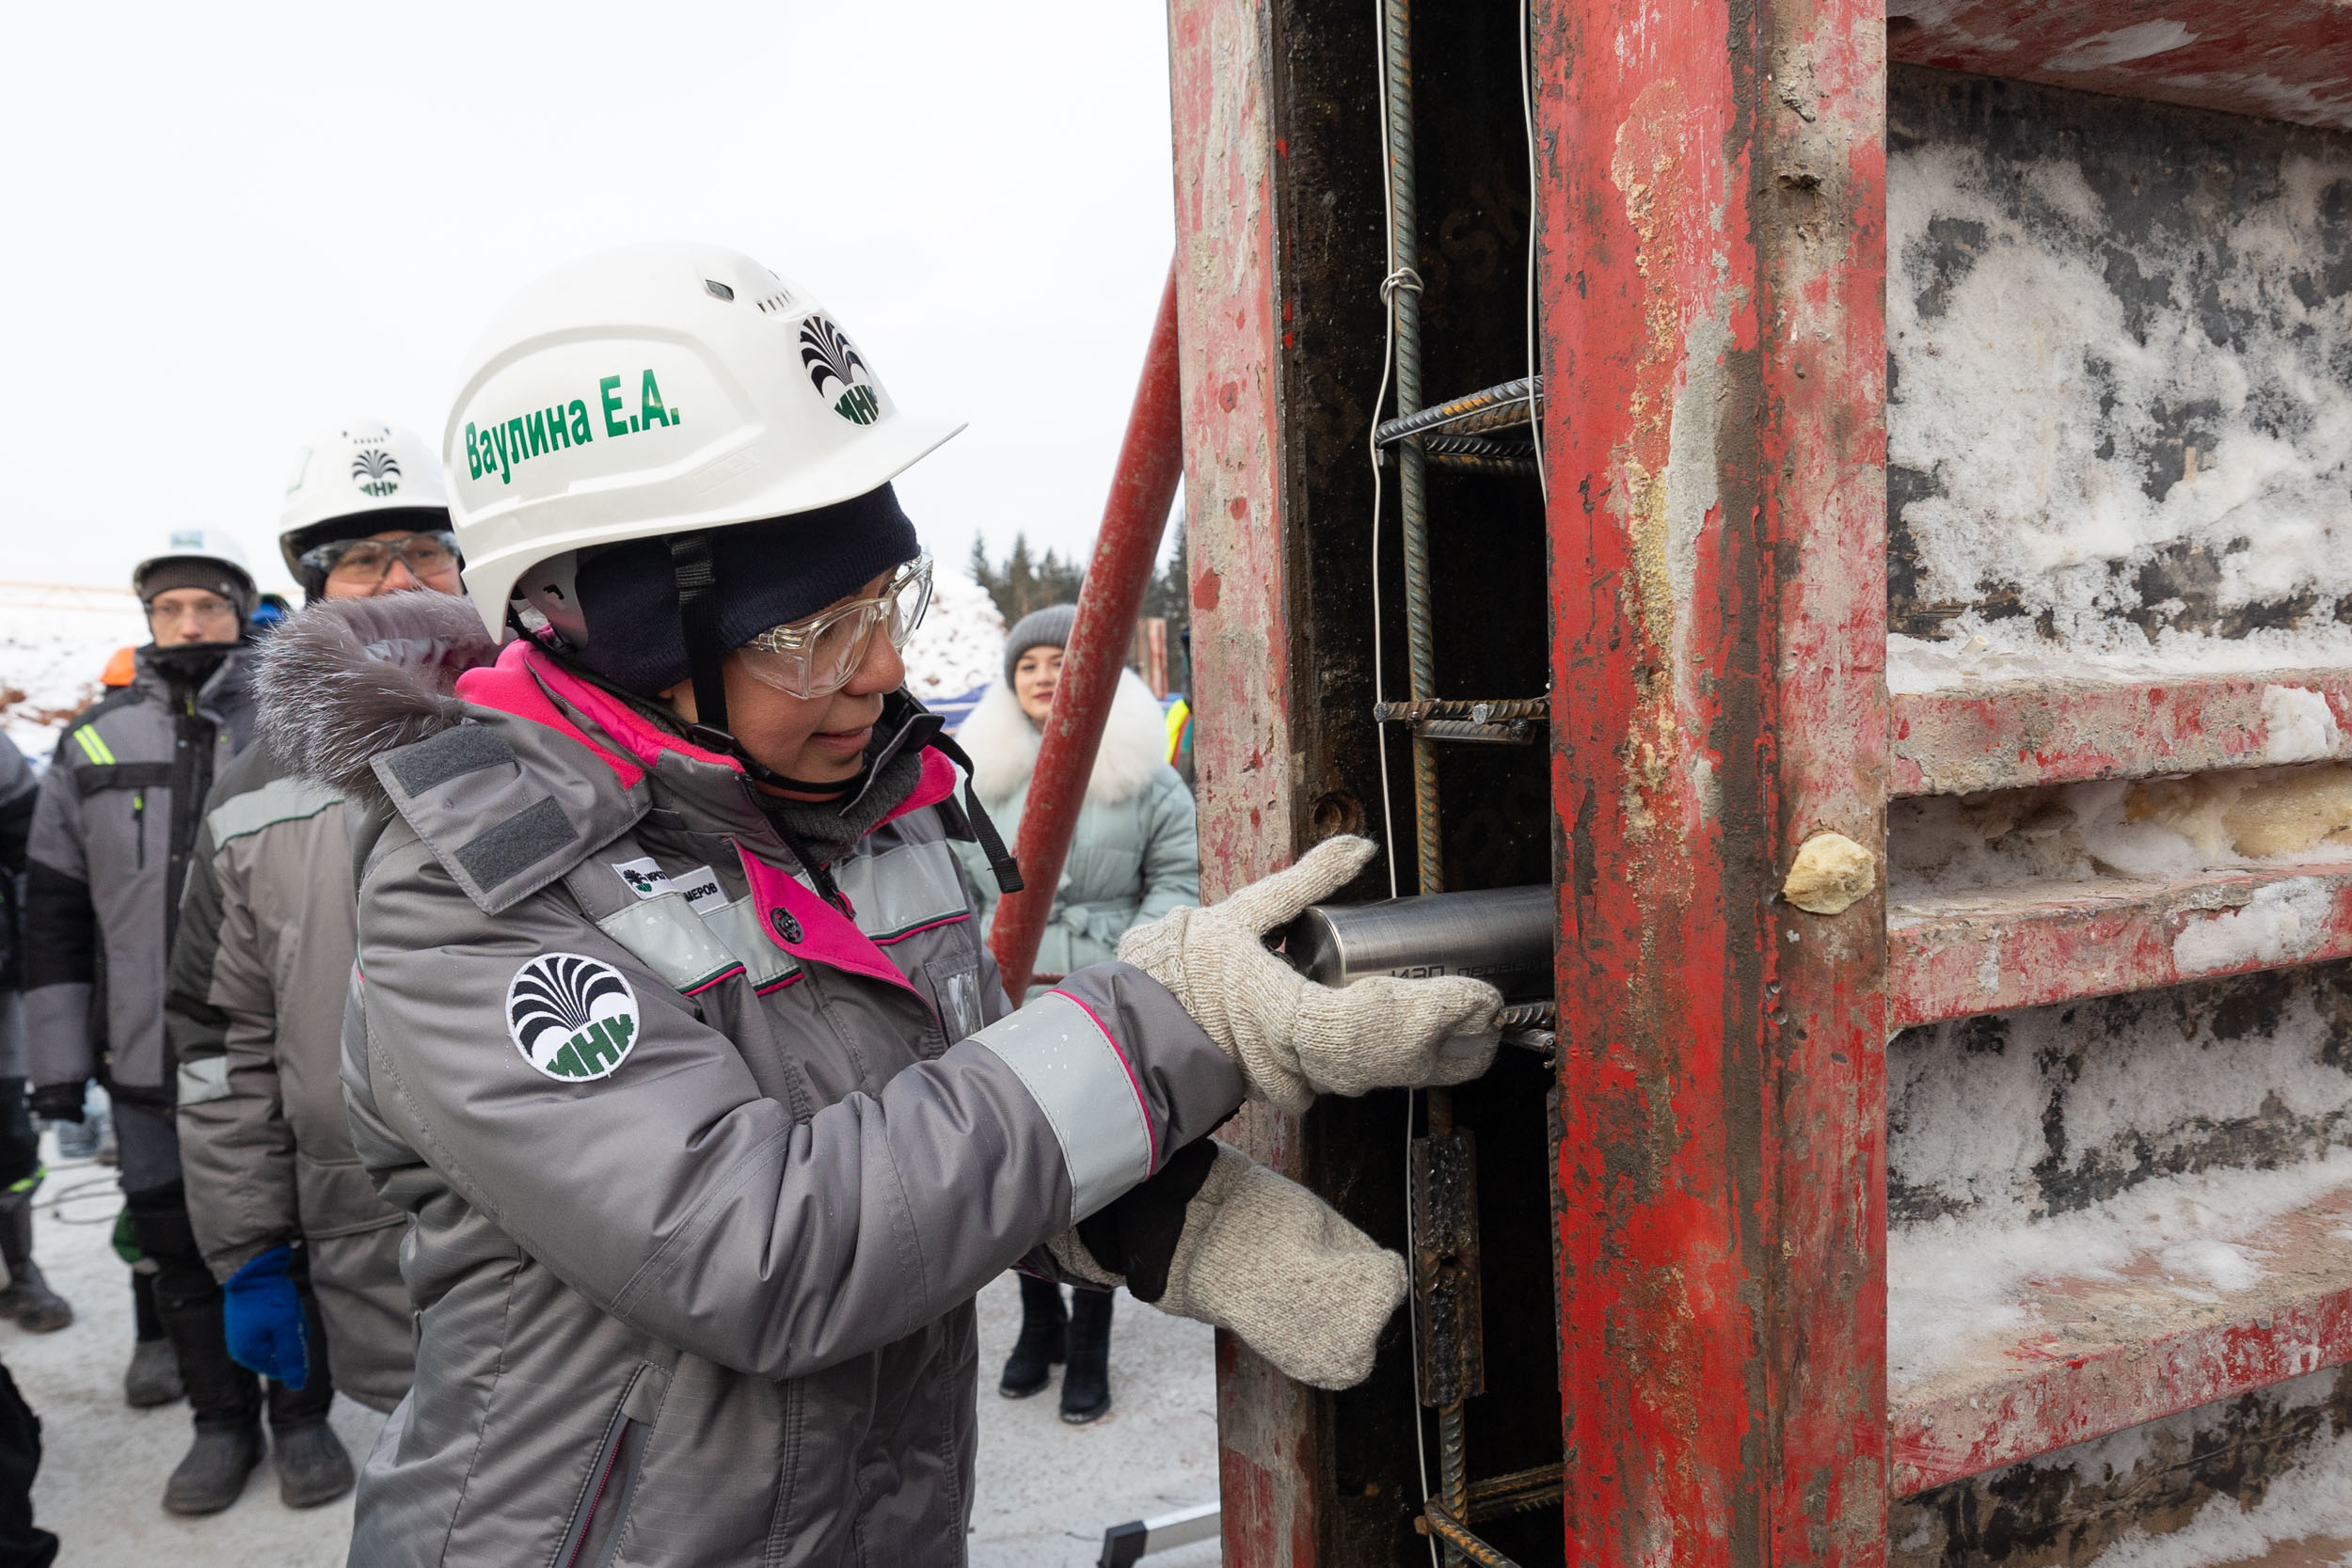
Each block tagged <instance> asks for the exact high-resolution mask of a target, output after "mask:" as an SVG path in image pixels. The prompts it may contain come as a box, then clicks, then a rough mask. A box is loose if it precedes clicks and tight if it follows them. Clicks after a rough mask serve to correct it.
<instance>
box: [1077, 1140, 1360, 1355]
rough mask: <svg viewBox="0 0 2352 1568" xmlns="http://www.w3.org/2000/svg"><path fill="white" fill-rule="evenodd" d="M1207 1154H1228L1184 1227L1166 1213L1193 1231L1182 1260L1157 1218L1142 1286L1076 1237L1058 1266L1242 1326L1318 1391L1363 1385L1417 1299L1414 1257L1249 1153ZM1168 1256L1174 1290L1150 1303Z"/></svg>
mask: <svg viewBox="0 0 2352 1568" xmlns="http://www.w3.org/2000/svg"><path fill="white" fill-rule="evenodd" d="M1202 1146H1203V1147H1204V1148H1207V1149H1209V1150H1212V1151H1213V1152H1214V1153H1215V1156H1216V1163H1215V1164H1213V1165H1211V1166H1210V1168H1209V1171H1208V1176H1207V1179H1206V1180H1203V1181H1202V1182H1201V1184H1200V1190H1199V1191H1198V1192H1197V1193H1196V1194H1195V1195H1194V1196H1193V1197H1192V1198H1191V1200H1190V1201H1189V1202H1187V1203H1186V1204H1185V1205H1184V1211H1183V1215H1182V1219H1181V1221H1180V1222H1179V1221H1176V1220H1175V1219H1174V1217H1173V1216H1163V1224H1162V1227H1163V1229H1164V1228H1166V1227H1172V1226H1173V1225H1174V1224H1177V1223H1181V1226H1182V1234H1181V1235H1179V1236H1178V1237H1177V1238H1176V1240H1175V1244H1174V1248H1173V1251H1172V1252H1168V1249H1167V1248H1166V1244H1165V1240H1164V1239H1163V1240H1161V1241H1160V1242H1159V1243H1156V1244H1155V1243H1153V1241H1152V1239H1151V1232H1152V1228H1153V1227H1152V1223H1151V1221H1150V1219H1149V1217H1147V1218H1146V1219H1145V1220H1144V1221H1143V1223H1141V1224H1140V1225H1136V1226H1132V1227H1131V1231H1132V1232H1135V1233H1136V1234H1135V1237H1134V1241H1135V1244H1136V1245H1138V1247H1139V1248H1142V1249H1147V1250H1151V1251H1153V1252H1155V1253H1159V1254H1160V1255H1161V1257H1154V1258H1152V1259H1149V1260H1148V1261H1147V1260H1145V1259H1142V1258H1140V1257H1138V1258H1137V1259H1136V1260H1135V1261H1134V1262H1132V1263H1129V1264H1128V1265H1127V1266H1130V1267H1133V1268H1135V1269H1136V1271H1137V1273H1136V1278H1134V1279H1130V1278H1128V1277H1127V1276H1126V1275H1121V1274H1117V1273H1113V1272H1112V1271H1111V1270H1110V1269H1107V1268H1105V1267H1104V1265H1103V1262H1102V1261H1101V1259H1097V1258H1096V1257H1095V1255H1094V1253H1093V1252H1092V1251H1091V1250H1090V1249H1089V1247H1088V1245H1087V1243H1085V1242H1083V1241H1081V1240H1080V1239H1079V1234H1078V1232H1077V1231H1076V1230H1065V1231H1063V1232H1062V1233H1061V1234H1060V1235H1059V1236H1057V1237H1055V1238H1054V1240H1053V1241H1051V1242H1049V1243H1046V1245H1047V1250H1049V1251H1050V1252H1052V1254H1053V1255H1054V1260H1055V1261H1056V1262H1057V1263H1059V1264H1060V1265H1061V1266H1062V1268H1063V1269H1064V1270H1065V1271H1066V1272H1067V1273H1069V1274H1070V1275H1072V1276H1073V1277H1074V1278H1079V1279H1089V1280H1092V1281H1093V1282H1094V1283H1096V1284H1098V1285H1104V1286H1117V1285H1125V1286H1127V1287H1128V1288H1129V1289H1130V1290H1132V1291H1136V1295H1137V1299H1139V1300H1145V1301H1149V1302H1150V1304H1151V1305H1152V1306H1154V1307H1158V1308H1159V1309H1160V1310H1161V1311H1163V1312H1168V1313H1172V1314H1173V1315H1175V1316H1177V1317H1180V1318H1190V1319H1192V1320H1193V1321H1194V1322H1196V1323H1208V1324H1211V1325H1212V1326H1214V1327H1216V1328H1225V1329H1231V1330H1232V1332H1233V1333H1234V1334H1236V1335H1238V1336H1240V1338H1241V1341H1242V1343H1244V1344H1246V1345H1248V1347H1249V1348H1250V1349H1251V1350H1253V1351H1256V1352H1257V1353H1258V1354H1260V1355H1263V1356H1264V1357H1265V1358H1266V1359H1267V1360H1268V1361H1271V1362H1273V1363H1274V1365H1275V1367H1276V1368H1277V1369H1278V1370H1280V1371H1281V1372H1282V1374H1283V1375H1284V1376H1286V1377H1292V1378H1295V1379H1297V1380H1298V1381H1299V1382H1301V1383H1307V1384H1312V1385H1313V1386H1315V1387H1317V1388H1353V1387H1354V1386H1356V1385H1358V1384H1359V1383H1361V1382H1363V1380H1364V1379H1365V1378H1367V1377H1369V1376H1371V1375H1372V1362H1373V1352H1374V1349H1375V1346H1376V1344H1377V1342H1378V1340H1379V1338H1380V1331H1381V1330H1382V1329H1383V1328H1385V1327H1387V1326H1388V1323H1389V1319H1390V1318H1391V1316H1392V1315H1394V1313H1395V1311H1396V1307H1397V1303H1399V1302H1401V1301H1403V1300H1404V1299H1405V1291H1406V1271H1405V1259H1402V1258H1400V1257H1398V1256H1397V1255H1396V1254H1395V1253H1393V1252H1389V1251H1387V1250H1385V1249H1383V1248H1382V1247H1381V1246H1380V1245H1379V1244H1378V1243H1375V1241H1373V1239H1372V1238H1371V1237H1369V1236H1367V1235H1365V1234H1364V1233H1363V1232H1362V1231H1360V1230H1359V1229H1357V1228H1356V1227H1354V1226H1352V1225H1350V1224H1348V1223H1347V1221H1345V1220H1343V1219H1342V1218H1341V1217H1340V1215H1339V1212H1337V1211H1336V1210H1334V1209H1333V1208H1332V1207H1331V1206H1330V1205H1329V1204H1327V1203H1326V1202H1324V1201H1323V1199H1321V1198H1319V1197H1317V1196H1315V1195H1314V1194H1312V1193H1311V1192H1309V1191H1308V1190H1307V1189H1306V1188H1304V1187H1302V1186H1300V1185H1299V1184H1298V1183H1297V1182H1295V1181H1293V1180H1289V1179H1288V1178H1286V1177H1283V1176H1279V1175H1277V1174H1276V1173H1275V1172H1273V1171H1270V1170H1268V1169H1266V1167H1265V1166H1263V1165H1261V1164H1256V1163H1255V1162H1254V1161H1252V1160H1251V1159H1250V1158H1249V1156H1248V1155H1247V1154H1244V1153H1243V1152H1242V1151H1241V1150H1239V1149H1237V1148H1232V1147H1230V1146H1228V1145H1226V1144H1221V1143H1217V1142H1216V1141H1215V1140H1214V1139H1204V1140H1202ZM1089 1228H1091V1227H1089ZM1094 1234H1096V1235H1097V1236H1100V1235H1101V1234H1102V1233H1101V1232H1099V1231H1095V1232H1094ZM1112 1244H1113V1248H1114V1250H1115V1249H1116V1246H1117V1243H1116V1242H1114V1243H1112ZM1162 1257H1164V1258H1165V1279H1166V1283H1165V1286H1164V1287H1162V1288H1161V1289H1159V1290H1158V1291H1157V1293H1156V1295H1152V1296H1147V1295H1145V1294H1144V1291H1147V1290H1151V1289H1152V1285H1146V1284H1144V1283H1143V1279H1142V1275H1143V1273H1144V1272H1145V1271H1146V1270H1148V1271H1149V1272H1150V1273H1151V1274H1152V1275H1153V1276H1154V1277H1153V1285H1156V1284H1158V1276H1159V1275H1160V1274H1161V1258H1162ZM1121 1260H1122V1262H1123V1261H1125V1259H1121Z"/></svg>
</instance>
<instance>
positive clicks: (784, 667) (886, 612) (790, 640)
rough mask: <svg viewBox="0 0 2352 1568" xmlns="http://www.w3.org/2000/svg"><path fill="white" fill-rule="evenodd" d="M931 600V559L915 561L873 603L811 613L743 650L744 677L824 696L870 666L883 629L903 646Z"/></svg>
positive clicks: (785, 689) (763, 635) (805, 694)
mask: <svg viewBox="0 0 2352 1568" xmlns="http://www.w3.org/2000/svg"><path fill="white" fill-rule="evenodd" d="M930 602H931V558H930V556H928V555H921V556H917V557H915V558H914V560H913V561H910V562H907V563H906V565H905V566H903V567H901V568H900V569H899V571H898V576H897V577H895V578H892V579H891V580H890V584H889V586H888V587H886V588H884V589H883V590H882V592H881V593H880V594H876V595H875V596H874V597H872V598H870V599H852V600H850V602H849V603H848V604H845V605H835V606H834V608H833V609H831V610H824V611H821V612H820V613H818V614H816V615H811V616H810V617H808V618H807V619H806V620H804V621H794V622H791V623H789V624H788V625H786V626H771V627H770V628H769V629H768V630H766V631H763V632H761V633H760V634H759V635H758V636H757V637H755V638H753V639H752V640H751V641H748V642H746V643H744V644H743V645H742V647H741V648H739V649H738V650H737V651H738V652H739V653H740V654H741V655H742V657H743V669H744V673H747V674H749V675H750V676H751V677H752V678H753V679H754V680H756V681H758V682H760V683H761V684H762V685H765V686H772V687H774V688H775V689H777V690H779V691H783V692H788V693H789V694H791V695H792V696H795V697H803V698H806V697H824V696H830V695H831V694H832V693H834V692H835V691H838V690H840V689H842V688H843V687H845V686H847V685H849V684H850V676H851V675H854V674H856V673H857V672H858V667H859V666H860V665H862V664H864V663H865V662H866V649H867V647H868V645H869V644H870V643H871V642H872V641H873V637H874V628H875V627H876V626H880V627H882V630H883V632H884V634H885V635H887V636H888V637H889V639H890V645H891V646H892V647H893V648H903V647H905V646H906V645H907V639H908V638H910V637H912V636H914V628H915V627H916V626H920V625H922V623H923V611H924V610H926V609H928V608H930Z"/></svg>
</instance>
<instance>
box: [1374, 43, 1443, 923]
mask: <svg viewBox="0 0 2352 1568" xmlns="http://www.w3.org/2000/svg"><path fill="white" fill-rule="evenodd" d="M1384 5H1385V10H1384V13H1383V29H1382V39H1383V43H1384V45H1385V49H1384V55H1385V60H1384V63H1385V67H1386V83H1385V90H1384V91H1383V92H1382V93H1381V95H1380V103H1381V112H1382V114H1383V116H1384V118H1385V119H1386V120H1387V126H1386V129H1387V131H1388V140H1389V277H1388V281H1387V283H1386V285H1385V292H1386V293H1387V294H1388V296H1389V309H1390V311H1391V318H1390V319H1391V322H1392V323H1393V324H1394V329H1395V353H1396V417H1397V418H1398V419H1403V418H1405V417H1406V415H1408V414H1417V413H1419V412H1420V411H1421V277H1420V274H1419V273H1418V272H1417V271H1416V270H1415V268H1414V262H1415V261H1418V260H1419V258H1420V255H1421V246H1420V239H1419V230H1418V229H1417V228H1416V222H1417V219H1416V216H1415V211H1414V188H1413V40H1412V6H1411V4H1410V0H1384ZM1396 467H1397V474H1398V481H1397V500H1398V504H1399V507H1400V510H1401V511H1402V512H1403V514H1404V520H1405V646H1406V661H1407V666H1408V670H1409V673H1410V678H1411V689H1412V698H1413V701H1415V702H1426V701H1428V700H1429V699H1430V698H1432V697H1435V696H1436V695H1437V694H1438V691H1437V686H1438V677H1437V661H1436V656H1435V653H1434V651H1433V641H1432V637H1431V632H1430V625H1429V513H1428V496H1427V491H1426V484H1427V479H1428V464H1427V461H1426V458H1425V456H1424V454H1423V452H1422V444H1421V442H1420V440H1419V439H1417V438H1414V437H1409V436H1408V437H1407V438H1406V439H1405V440H1404V441H1402V442H1400V443H1398V446H1397V454H1396ZM1438 842H1439V841H1438V751H1437V748H1436V747H1435V746H1434V745H1432V744H1431V743H1430V742H1429V741H1428V740H1427V739H1425V738H1423V737H1422V736H1415V737H1414V739H1413V847H1414V852H1415V860H1416V862H1417V869H1418V871H1419V874H1420V879H1421V888H1420V891H1422V893H1442V892H1443V891H1444V890H1445V865H1444V862H1443V858H1442V856H1441V854H1440V852H1439V848H1438Z"/></svg>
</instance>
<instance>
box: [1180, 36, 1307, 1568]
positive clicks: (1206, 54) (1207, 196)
mask: <svg viewBox="0 0 2352 1568" xmlns="http://www.w3.org/2000/svg"><path fill="white" fill-rule="evenodd" d="M1266 31H1267V19H1266V16H1265V13H1264V8H1263V5H1261V4H1259V3H1257V0H1171V4H1170V5H1169V7H1168V70H1169V87H1170V103H1171V106H1172V109H1173V118H1174V130H1175V165H1176V295H1177V323H1178V337H1179V342H1180V349H1179V354H1180V367H1179V368H1180V375H1181V381H1182V388H1183V406H1184V498H1185V501H1184V503H1185V508H1186V514H1187V522H1188V525H1189V532H1188V535H1187V538H1188V542H1189V546H1190V550H1191V557H1192V603H1193V644H1192V645H1193V685H1194V691H1193V698H1192V704H1193V713H1194V716H1195V717H1194V720H1193V755H1194V759H1195V762H1196V765H1197V768H1198V780H1199V782H1198V785H1197V789H1196V797H1197V800H1198V803H1199V808H1200V871H1201V878H1200V879H1201V892H1202V894H1203V895H1204V896H1206V897H1209V898H1217V897H1221V896H1223V895H1225V894H1227V893H1230V892H1231V891H1232V890H1233V889H1234V888H1236V887H1239V886H1241V885H1242V884H1243V883H1246V882H1248V881H1250V880H1252V879H1255V878H1257V877H1260V876H1263V875H1264V874H1265V873H1267V872H1270V871H1273V870H1277V869H1279V867H1281V866H1283V865H1286V864H1288V863H1290V860H1291V858H1292V855H1293V854H1294V852H1295V849H1296V847H1297V841H1298V838H1299V834H1300V828H1301V823H1300V820H1299V817H1298V814H1297V812H1296V810H1295V798H1296V795H1297V789H1296V786H1295V780H1294V776H1293V767H1292V761H1291V752H1290V745H1289V740H1288V736H1289V735H1290V733H1291V727H1292V726H1291V721H1290V706H1291V702H1292V685H1291V672H1290V668H1289V664H1288V662H1287V661H1286V660H1285V659H1284V658H1283V657H1281V651H1282V650H1283V649H1285V648H1287V647H1288V646H1289V645H1290V639H1289V637H1288V636H1287V633H1286V626H1285V617H1284V611H1283V605H1284V603H1285V598H1284V588H1285V583H1284V572H1283V562H1282V531H1283V527H1284V522H1285V519H1284V516H1283V512H1282V507H1281V498H1280V492H1279V474H1280V472H1281V464H1280V461H1279V457H1280V440H1281V421H1280V418H1279V405H1278V387H1277V374H1278V355H1279V333H1280V325H1279V322H1278V320H1277V319H1276V308H1275V295H1276V281H1275V269H1274V211H1273V160H1274V156H1275V152H1274V148H1273V146H1272V141H1273V137H1272V134H1271V128H1270V127H1269V125H1268V123H1267V120H1266V113H1267V73H1268V62H1267V61H1266V59H1265V58H1264V55H1263V51H1264V48H1265V42H1264V40H1265V38H1266ZM1229 1135H1232V1136H1235V1138H1236V1141H1237V1142H1238V1143H1239V1144H1240V1145H1241V1146H1242V1147H1244V1148H1248V1151H1249V1152H1250V1153H1251V1154H1252V1155H1253V1156H1254V1157H1256V1158H1257V1159H1259V1160H1261V1161H1263V1162H1264V1163H1265V1164H1271V1165H1273V1166H1275V1167H1276V1168H1277V1169H1281V1170H1285V1171H1287V1172H1289V1173H1290V1174H1292V1175H1299V1174H1301V1173H1300V1172H1299V1170H1298V1168H1297V1167H1298V1164H1299V1161H1298V1159H1297V1128H1296V1125H1295V1122H1293V1121H1292V1120H1291V1119H1290V1118H1288V1117H1282V1116H1279V1115H1277V1114H1275V1113H1273V1112H1270V1111H1268V1110H1267V1109H1266V1108H1265V1107H1263V1106H1250V1107H1248V1108H1246V1110H1245V1114H1244V1115H1243V1117H1241V1118H1240V1122H1239V1126H1238V1129H1237V1130H1236V1132H1233V1133H1229ZM1216 1383H1217V1443H1218V1468H1219V1476H1220V1482H1221V1485H1222V1488H1223V1496H1224V1498H1225V1512H1224V1519H1223V1524H1222V1530H1223V1535H1224V1550H1225V1561H1226V1562H1227V1564H1229V1565H1230V1568H1312V1565H1313V1564H1314V1563H1315V1562H1316V1561H1317V1553H1318V1549H1319V1547H1318V1542H1319V1540H1320V1534H1321V1532H1320V1528H1319V1524H1320V1519H1319V1504H1320V1503H1321V1501H1322V1498H1323V1492H1322V1489H1321V1488H1322V1481H1321V1476H1322V1472H1323V1470H1324V1467H1325V1465H1324V1462H1323V1460H1322V1458H1321V1456H1320V1452H1319V1448H1320V1442H1321V1438H1320V1433H1319V1429H1318V1427H1317V1424H1316V1417H1317V1412H1318V1409H1319V1407H1318V1406H1317V1405H1316V1404H1315V1403H1314V1400H1315V1396H1314V1394H1313V1393H1312V1392H1311V1390H1308V1389H1305V1388H1303V1387H1301V1386H1299V1385H1297V1384H1295V1383H1292V1382H1291V1381H1290V1380H1288V1379H1287V1378H1284V1377H1283V1376H1282V1375H1281V1374H1280V1373H1279V1372H1277V1371H1275V1370H1274V1369H1273V1368H1272V1367H1270V1366H1268V1365H1267V1364H1266V1363H1265V1362H1264V1361H1263V1360H1261V1359H1260V1358H1259V1357H1257V1356H1256V1355H1254V1354H1251V1353H1250V1352H1249V1351H1248V1349H1247V1348H1245V1347H1244V1346H1242V1345H1241V1344H1239V1343H1238V1342H1237V1341H1235V1340H1234V1339H1233V1338H1232V1336H1231V1335H1228V1334H1219V1335H1218V1336H1217V1380H1216Z"/></svg>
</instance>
